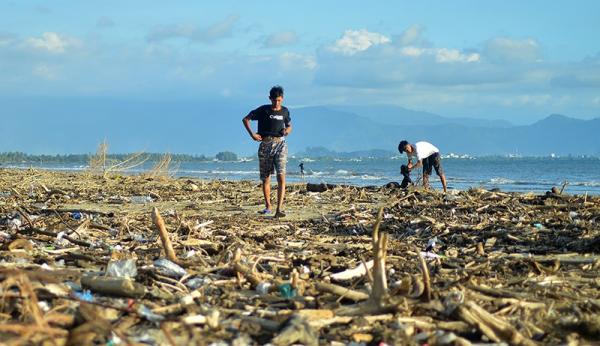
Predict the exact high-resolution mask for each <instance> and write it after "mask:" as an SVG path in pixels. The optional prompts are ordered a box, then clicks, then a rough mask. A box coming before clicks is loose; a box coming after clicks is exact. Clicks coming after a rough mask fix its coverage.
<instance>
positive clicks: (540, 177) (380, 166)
mask: <svg viewBox="0 0 600 346" xmlns="http://www.w3.org/2000/svg"><path fill="white" fill-rule="evenodd" d="M300 162H304V168H305V172H306V175H305V176H304V177H302V176H301V175H300V169H299V167H298V165H299V163H300ZM405 162H406V158H405V157H395V158H388V159H375V158H362V159H359V158H355V159H315V160H312V159H302V160H300V159H295V158H291V159H290V160H289V162H288V166H287V181H288V182H291V183H298V182H301V183H305V182H310V183H329V184H349V185H358V186H367V185H378V186H380V185H384V184H387V183H388V182H391V181H397V182H400V181H401V180H402V177H401V175H400V165H401V164H404V163H405ZM442 166H443V168H444V171H445V173H446V178H447V180H448V187H449V188H450V189H461V190H465V189H469V188H471V187H482V188H485V189H491V188H499V189H501V190H502V191H519V192H529V191H531V192H535V193H544V192H546V191H548V190H550V188H552V186H557V187H559V188H560V187H561V186H562V184H563V182H565V181H566V182H568V185H567V186H566V188H565V191H566V192H567V193H570V194H583V193H586V192H587V193H589V194H595V195H600V158H589V157H588V158H550V157H548V158H509V157H484V158H444V159H442ZM5 167H6V166H5ZM13 167H21V168H23V166H13ZM26 167H27V168H28V167H30V166H29V165H27V166H26ZM150 167H151V165H146V167H138V168H136V169H134V170H132V171H130V172H129V173H132V174H137V173H141V172H143V171H144V170H146V169H149V168H150ZM40 168H46V169H51V170H83V169H85V167H84V166H81V165H73V166H64V165H63V166H58V165H44V166H42V167H40ZM173 173H174V175H175V176H178V177H195V178H202V179H224V180H253V181H256V182H259V177H258V175H259V172H258V161H257V160H256V159H250V160H249V161H246V160H245V161H240V162H217V161H210V162H200V163H181V164H179V165H177V164H176V165H174V166H173ZM420 176H421V170H420V169H418V170H417V171H415V172H413V173H412V175H411V177H412V179H413V181H417V179H419V178H420ZM273 180H275V179H274V177H273ZM430 183H431V184H432V186H433V187H434V188H437V189H439V188H441V183H440V181H439V179H438V177H437V176H436V175H435V172H434V173H433V176H432V177H431V178H430Z"/></svg>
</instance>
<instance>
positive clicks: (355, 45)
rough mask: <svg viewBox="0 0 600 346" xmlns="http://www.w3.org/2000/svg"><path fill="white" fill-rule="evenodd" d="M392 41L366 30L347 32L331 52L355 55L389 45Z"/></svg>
mask: <svg viewBox="0 0 600 346" xmlns="http://www.w3.org/2000/svg"><path fill="white" fill-rule="evenodd" d="M389 42H391V40H390V39H389V38H388V37H387V36H384V35H382V34H379V33H376V32H370V31H367V30H365V29H361V30H346V31H345V32H344V35H343V36H342V38H340V39H338V40H337V41H335V44H334V45H333V46H332V47H330V50H331V51H333V52H336V53H341V54H343V55H354V54H356V53H358V52H362V51H365V50H367V49H369V48H370V47H371V46H376V45H380V44H385V43H389Z"/></svg>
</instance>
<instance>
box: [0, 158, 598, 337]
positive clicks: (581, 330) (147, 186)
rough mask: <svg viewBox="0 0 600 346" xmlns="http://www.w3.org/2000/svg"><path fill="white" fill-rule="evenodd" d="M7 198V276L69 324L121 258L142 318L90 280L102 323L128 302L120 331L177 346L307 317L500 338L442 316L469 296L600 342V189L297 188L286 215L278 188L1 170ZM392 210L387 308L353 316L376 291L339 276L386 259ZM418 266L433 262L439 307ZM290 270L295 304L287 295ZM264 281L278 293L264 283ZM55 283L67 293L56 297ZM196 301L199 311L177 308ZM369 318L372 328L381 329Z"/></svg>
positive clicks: (554, 330) (0, 209)
mask: <svg viewBox="0 0 600 346" xmlns="http://www.w3.org/2000/svg"><path fill="white" fill-rule="evenodd" d="M0 191H10V192H11V194H10V195H4V194H2V195H0V219H1V222H0V245H1V247H2V251H1V257H2V259H3V260H2V261H1V263H0V284H1V283H2V282H7V280H12V279H14V278H15V276H14V275H17V274H16V273H22V274H24V275H25V277H26V278H27V282H29V283H30V284H31V285H32V287H34V292H35V294H36V295H37V298H38V300H39V301H41V302H44V304H46V305H47V306H48V308H49V309H52V308H54V307H58V306H61V305H64V306H67V308H66V310H64V314H65V315H66V316H73V315H74V314H75V313H77V312H78V311H80V310H81V309H85V307H84V305H85V304H83V303H82V302H81V299H80V298H73V297H74V295H76V294H83V293H82V292H83V291H79V290H78V288H79V289H81V288H84V287H81V286H82V285H84V284H86V283H88V282H87V281H86V280H87V279H84V277H86V276H87V275H90V274H91V273H101V274H100V276H101V277H104V276H103V275H104V274H103V273H104V271H105V268H106V266H107V265H108V264H109V263H112V262H113V261H115V260H117V259H132V258H133V257H135V265H136V267H137V271H138V273H137V276H136V277H135V279H133V282H134V283H135V284H136V285H137V286H136V287H138V288H140V289H142V290H143V291H144V292H145V293H144V294H143V295H141V296H136V298H134V302H135V304H136V305H135V307H137V309H138V310H135V309H134V310H135V311H137V312H135V311H131V310H127V309H126V307H127V304H128V298H127V297H124V296H123V295H122V292H121V293H120V294H113V295H109V294H106V293H102V292H101V291H99V289H98V288H89V287H88V286H85V285H84V286H85V287H86V289H89V290H90V291H89V294H91V297H92V299H93V304H95V305H94V306H96V308H95V309H97V311H96V314H97V315H98V316H109V314H108V312H109V311H112V312H111V314H112V315H110V316H113V318H114V316H115V311H114V310H115V309H116V316H118V319H116V320H115V319H112V320H111V318H109V317H103V318H106V319H108V323H112V324H113V326H114V328H117V326H118V325H119V323H120V322H122V321H123V319H125V320H128V321H130V328H127V329H125V330H121V331H120V332H119V333H121V334H120V335H122V336H125V337H126V338H127V339H128V340H130V341H132V342H141V340H143V338H144V337H150V338H152V339H153V340H155V342H156V343H164V342H168V341H167V336H166V334H165V332H164V328H167V330H168V331H169V334H170V336H171V337H172V338H173V339H174V340H175V343H176V344H186V343H190V342H192V339H191V338H193V337H196V338H201V339H202V340H204V341H205V342H206V343H211V342H218V341H226V342H232V341H233V340H235V339H236V338H239V337H240V335H243V336H244V338H247V339H249V340H251V341H252V342H255V343H260V344H263V343H267V342H271V341H272V340H273V338H275V337H277V336H278V335H281V333H282V331H284V330H285V328H286V327H287V326H289V323H290V321H291V320H290V318H292V317H297V318H300V317H302V318H303V319H308V321H309V322H308V325H309V326H310V327H307V328H310V329H311V330H312V333H313V334H314V335H316V336H317V338H318V340H319V342H320V343H330V342H332V341H340V342H344V343H348V342H352V341H355V342H358V341H356V340H363V341H364V340H371V341H376V340H382V341H385V342H387V343H389V344H394V343H396V344H401V343H407V342H416V340H421V339H422V338H425V339H423V340H425V341H427V342H429V343H431V344H434V343H435V340H436V338H438V337H439V335H442V334H443V335H449V333H453V334H454V335H455V336H456V337H459V338H462V339H464V340H467V341H469V342H474V343H476V342H484V340H485V339H486V338H489V336H488V337H484V335H485V331H484V330H480V329H479V327H477V325H472V326H470V325H469V322H468V320H466V319H465V318H464V316H463V315H461V314H460V313H455V314H449V315H448V314H444V312H443V311H444V304H445V302H446V301H447V299H448V297H450V296H452V295H453V294H455V293H456V292H460V294H461V295H462V297H463V299H464V308H465V309H476V308H475V306H477V307H479V308H481V309H483V311H486V312H487V313H489V314H493V315H494V316H495V318H497V319H498V320H499V321H501V322H502V323H505V324H506V325H507V326H508V327H507V328H510V329H511V330H513V331H515V332H517V333H518V334H519V335H521V337H522V338H524V339H526V340H537V341H539V342H543V343H552V344H556V343H564V342H566V341H567V340H568V339H569V337H570V336H569V335H572V334H573V333H576V334H577V335H578V338H580V339H581V340H595V339H597V338H598V335H597V334H593V333H595V332H594V330H595V329H593V328H594V326H595V325H594V324H593V323H594V321H595V320H594V318H593V316H594V315H595V314H596V313H597V312H599V311H596V310H595V309H600V305H598V306H596V305H593V304H592V303H590V302H594V301H596V302H597V292H598V289H599V288H600V274H599V271H598V269H599V268H600V255H599V253H600V230H599V229H598V227H597V223H598V222H599V221H598V220H599V218H600V197H598V196H587V197H584V196H569V195H567V196H561V197H557V196H545V195H532V194H522V193H504V192H493V191H488V190H481V189H472V190H469V191H459V192H457V193H456V194H449V195H447V196H446V197H445V198H444V197H443V195H442V194H441V193H440V192H428V191H421V190H414V191H399V190H390V189H381V188H374V189H368V188H360V187H354V186H349V187H336V188H333V189H330V190H327V191H324V192H321V193H317V192H308V191H306V185H299V184H292V185H289V186H288V193H287V198H286V208H285V209H286V211H287V212H288V215H289V217H286V218H282V219H273V218H271V217H265V216H261V215H258V214H257V213H256V212H257V211H258V210H260V209H262V192H261V191H260V187H259V183H258V182H254V181H218V180H212V181H207V180H201V179H193V178H176V179H172V178H164V177H160V176H157V177H149V176H143V175H118V174H117V175H109V176H107V177H101V176H97V175H91V174H84V173H73V172H70V173H60V172H52V171H44V170H7V169H0ZM137 197H143V199H138V198H137ZM147 197H149V199H148V198H147ZM274 201H275V199H273V202H274ZM381 207H383V220H382V223H381V231H382V232H385V233H386V234H388V236H387V238H388V240H387V242H388V243H387V251H386V254H387V258H386V262H385V269H386V270H385V273H386V275H387V279H386V280H387V285H388V290H387V295H388V297H389V301H388V300H386V304H388V305H386V306H387V307H388V310H386V311H387V312H386V313H385V314H382V313H380V312H379V313H376V314H368V313H366V314H363V315H362V316H361V317H358V316H352V315H350V316H348V315H344V316H342V312H343V311H346V310H347V309H349V308H351V307H352V306H353V304H354V303H356V302H360V301H362V298H361V297H364V296H366V297H369V295H370V294H371V293H370V292H372V291H370V290H369V287H370V286H371V284H370V283H369V280H368V279H367V278H366V277H365V276H364V273H363V274H360V273H359V274H358V276H356V277H354V278H353V279H351V280H349V281H345V280H337V279H334V277H335V276H332V274H335V273H342V272H345V271H347V270H350V269H353V268H358V269H360V268H361V266H362V265H361V263H363V262H362V261H363V260H364V261H365V262H368V261H369V260H373V259H374V258H373V248H372V247H373V244H374V243H373V239H372V232H373V228H374V225H375V223H376V219H377V214H378V210H379V208H381ZM154 208H157V210H158V212H159V215H160V216H161V218H162V219H163V220H164V224H165V226H166V232H167V233H166V234H167V235H168V237H169V238H170V242H171V243H172V247H173V249H174V254H175V256H176V258H177V259H178V260H179V261H180V262H181V264H182V266H183V268H184V269H185V271H186V275H185V276H182V277H181V276H180V277H178V278H175V279H173V278H169V277H167V276H165V275H164V273H163V274H160V273H162V272H158V268H157V264H156V262H155V261H156V260H158V259H161V258H165V256H166V255H165V254H163V253H164V251H165V248H164V245H163V243H162V242H161V241H160V237H159V233H160V232H159V230H158V228H157V226H156V224H155V222H154V221H153V217H152V210H153V209H154ZM15 220H19V221H18V222H17V221H15ZM61 233H62V234H63V235H62V236H59V235H60V234H61ZM161 237H162V236H161ZM431 243H435V244H434V245H431ZM428 245H430V246H431V250H430V251H426V249H427V248H428ZM420 255H421V257H423V256H424V260H425V261H426V262H420V260H419V257H420ZM236 258H237V259H236ZM419 263H427V264H426V266H427V267H428V275H429V283H428V286H427V287H429V289H428V290H429V291H428V292H429V294H430V298H431V300H430V301H429V302H427V301H426V300H425V299H424V297H425V296H424V294H425V292H426V291H423V290H424V289H425V288H424V287H426V286H423V285H424V281H423V280H424V276H423V271H422V268H423V267H422V265H421V264H419ZM248 268H250V269H248ZM359 272H360V270H359ZM294 273H297V274H294ZM50 276H51V277H52V280H51V281H49V280H50V279H49V277H50ZM292 277H295V278H296V279H294V281H292V282H291V284H292V285H293V287H292V288H294V289H295V290H296V291H295V294H292V293H290V292H288V291H286V290H287V288H286V289H285V290H284V288H283V287H288V286H286V284H287V283H290V281H289V280H290V278H292ZM23 280H25V279H23ZM262 282H266V283H269V285H271V287H272V289H271V290H269V289H267V290H266V291H265V290H264V289H263V288H261V285H260V284H261V283H262ZM191 283H197V284H198V285H199V286H195V285H192V284H191ZM331 284H333V285H334V286H335V287H341V288H340V289H341V290H342V292H354V293H356V294H357V296H353V297H355V299H357V300H352V299H348V298H340V294H339V293H335V292H336V291H335V290H333V291H332V290H331V287H333V286H328V285H331ZM48 285H51V286H52V285H53V286H52V287H53V292H54V293H53V294H50V295H49V294H48V292H47V291H46V290H45V289H44V288H43V287H44V286H48ZM263 286H264V285H263ZM325 287H327V288H329V289H325ZM58 292H62V293H58ZM9 293H10V292H9V291H0V299H5V300H7V301H14V302H18V301H21V300H20V298H19V297H18V296H14V295H11V294H9ZM345 294H346V293H342V294H341V295H342V296H344V295H345ZM288 295H291V296H288ZM77 297H79V296H77ZM386 299H388V298H386ZM182 301H186V302H188V303H187V304H188V305H182V306H180V305H178V304H180V303H181V302H182ZM589 304H592V305H589ZM599 304H600V303H599ZM11 306H13V309H17V310H15V311H11V316H16V317H15V318H12V319H6V318H5V319H4V320H3V321H4V322H5V323H10V324H11V325H19V326H25V325H26V324H25V322H22V319H25V320H27V316H26V315H24V314H26V313H27V312H26V311H25V310H18V306H19V305H18V304H12V305H11ZM106 306H111V307H113V309H107V308H106ZM141 306H143V307H145V308H146V309H142V308H141ZM119 307H123V308H122V309H121V308H119ZM174 307H177V308H174ZM573 307H577V309H575V308H573ZM140 309H141V310H140ZM147 309H149V310H147ZM507 309H510V312H509V310H507ZM148 311H151V312H152V314H149V313H148ZM461 311H462V310H461ZM469 311H471V310H469ZM473 311H479V310H472V311H471V312H473ZM582 311H583V312H582ZM594 311H595V312H594ZM588 312H589V313H588ZM41 313H42V315H44V314H47V312H46V311H42V312H41ZM157 316H158V317H157ZM197 316H203V317H204V319H199V318H198V317H197ZM211 316H212V317H211ZM215 316H216V317H215ZM586 316H587V317H586ZM192 317H194V318H196V320H193V321H195V322H193V321H192V319H191V318H192ZM65 318H66V317H65ZM161 318H162V319H164V320H165V321H168V322H166V323H165V324H164V325H166V327H163V329H161V328H160V327H158V326H157V324H156V322H155V321H154V322H153V319H155V320H156V319H161ZM207 318H208V319H207ZM211 318H213V319H215V318H216V320H217V323H216V325H215V323H213V322H214V321H212V322H210V319H211ZM365 319H367V320H369V321H371V322H370V323H368V324H366V325H365V324H364V320H365ZM70 321H72V322H70V323H66V324H62V325H53V328H54V329H53V330H54V332H55V333H58V334H59V335H65V334H69V335H71V336H72V335H74V334H76V329H77V327H81V326H82V325H85V324H86V323H92V322H91V321H88V322H85V321H84V322H81V321H79V322H75V320H70ZM361 321H362V322H361ZM82 323H83V324H82ZM190 323H191V324H190ZM399 324H400V325H401V326H402V329H398V328H399V327H398V325H399ZM191 326H194V329H193V332H191V331H190V330H189V327H191ZM15 328H16V327H15ZM417 328H418V329H419V330H420V331H421V333H417V332H415V330H416V329H417ZM234 330H235V331H236V332H234ZM399 330H403V332H402V333H400V332H399ZM43 332H44V331H40V332H39V333H38V334H37V335H38V336H39V337H42V336H43V335H44V334H43ZM15 333H16V336H18V335H19V334H18V331H17V329H15V330H13V331H12V332H10V331H9V332H7V331H6V330H0V337H1V338H3V339H4V340H9V339H10V337H15ZM190 333H191V334H190ZM436 333H437V334H436ZM439 333H442V334H439ZM590 333H591V334H590ZM104 337H106V338H108V337H110V335H106V336H104ZM57 340H58V342H59V344H60V343H61V340H62V341H66V337H64V336H62V337H59V338H57ZM501 340H504V341H505V342H509V340H508V339H501ZM367 342H369V341H367ZM420 342H423V341H420Z"/></svg>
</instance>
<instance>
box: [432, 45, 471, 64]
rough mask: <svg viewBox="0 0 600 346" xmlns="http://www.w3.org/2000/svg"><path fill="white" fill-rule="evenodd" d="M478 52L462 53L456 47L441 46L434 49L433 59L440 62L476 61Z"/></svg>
mask: <svg viewBox="0 0 600 346" xmlns="http://www.w3.org/2000/svg"><path fill="white" fill-rule="evenodd" d="M479 58H480V57H479V54H477V53H471V54H463V53H461V52H460V51H459V50H457V49H448V48H441V49H437V50H436V54H435V60H436V61H437V62H440V63H446V62H477V61H479Z"/></svg>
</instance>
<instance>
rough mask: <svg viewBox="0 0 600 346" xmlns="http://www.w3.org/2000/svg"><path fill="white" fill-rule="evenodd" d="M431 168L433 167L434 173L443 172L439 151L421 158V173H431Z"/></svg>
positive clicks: (440, 173)
mask: <svg viewBox="0 0 600 346" xmlns="http://www.w3.org/2000/svg"><path fill="white" fill-rule="evenodd" d="M432 168H435V173H436V174H437V175H438V176H441V175H442V174H444V169H443V168H442V158H441V156H440V153H433V154H431V155H429V156H427V157H426V158H424V159H423V174H425V175H431V171H432Z"/></svg>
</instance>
